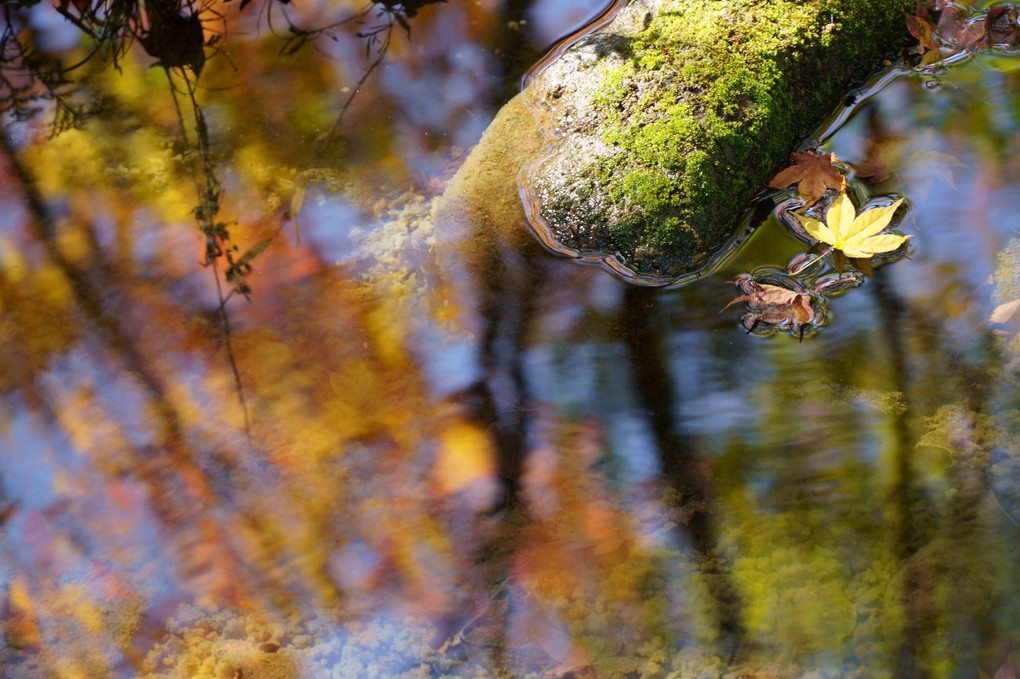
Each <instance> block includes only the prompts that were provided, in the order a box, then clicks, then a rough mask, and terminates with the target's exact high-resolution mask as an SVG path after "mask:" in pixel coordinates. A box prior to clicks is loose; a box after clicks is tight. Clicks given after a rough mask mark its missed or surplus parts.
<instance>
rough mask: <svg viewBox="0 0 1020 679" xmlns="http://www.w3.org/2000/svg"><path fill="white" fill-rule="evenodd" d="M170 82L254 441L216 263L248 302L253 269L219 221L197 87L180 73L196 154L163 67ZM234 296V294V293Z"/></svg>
mask: <svg viewBox="0 0 1020 679" xmlns="http://www.w3.org/2000/svg"><path fill="white" fill-rule="evenodd" d="M164 71H165V72H166V77H167V81H168V82H169V83H170V93H171V95H172V96H173V100H174V107H175V109H176V110H177V120H178V123H179V124H180V127H181V137H182V138H183V140H184V146H185V150H186V151H187V154H186V155H187V156H188V157H189V158H191V159H192V160H193V162H194V165H193V168H192V177H193V178H194V180H195V190H196V192H197V193H198V198H199V204H198V206H197V207H196V208H195V210H194V214H195V221H197V222H198V228H199V230H200V231H201V232H202V235H203V236H204V237H205V262H203V265H205V266H208V267H210V268H211V269H212V272H213V278H214V279H215V281H216V296H217V299H218V301H219V305H218V307H217V310H218V313H219V316H220V322H221V323H222V325H223V340H224V346H225V347H226V350H227V358H228V360H229V361H230V369H231V371H232V372H233V374H234V386H235V388H236V390H237V399H238V401H239V403H240V405H241V411H242V413H243V415H244V432H245V435H246V436H247V437H248V439H249V441H250V440H251V423H250V421H249V419H248V404H247V402H246V401H245V398H244V388H243V386H242V384H241V373H240V371H239V370H238V368H237V358H236V357H235V355H234V346H233V342H232V340H231V334H230V317H229V316H228V315H227V306H226V304H227V297H225V296H224V294H223V285H222V284H221V283H220V272H219V267H218V265H217V262H218V261H219V260H220V259H221V258H222V259H225V260H226V262H227V271H226V277H227V280H228V281H234V291H237V292H239V293H241V294H242V295H244V296H245V297H246V298H247V297H248V294H249V293H250V292H251V288H249V287H248V283H247V281H246V279H245V276H246V274H247V273H248V272H250V271H251V265H250V264H248V263H247V262H246V261H244V258H243V257H242V258H241V259H238V258H237V257H236V252H237V246H236V245H235V246H231V245H230V242H229V241H230V232H229V230H228V229H227V225H226V223H224V222H220V221H217V217H218V216H219V211H220V183H219V180H218V179H217V178H216V173H215V167H214V166H213V162H212V153H211V150H210V146H209V129H208V128H207V127H206V124H205V116H204V115H203V114H202V108H201V106H199V105H198V101H197V100H196V99H195V86H196V83H195V82H193V81H192V80H191V78H190V77H189V76H188V74H187V73H186V72H185V71H183V70H182V71H181V77H182V79H183V81H184V84H185V86H186V87H187V93H188V99H189V102H190V104H191V113H192V116H193V117H194V121H195V136H196V138H197V155H196V150H195V149H193V148H192V145H191V142H190V141H189V139H188V131H187V126H186V124H185V122H184V114H183V112H182V111H181V105H180V102H179V101H178V100H177V89H176V87H175V85H174V81H173V78H172V77H171V75H170V69H169V67H167V66H164ZM232 292H233V291H232Z"/></svg>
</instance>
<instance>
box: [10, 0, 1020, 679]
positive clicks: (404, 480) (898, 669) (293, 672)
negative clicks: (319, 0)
mask: <svg viewBox="0 0 1020 679" xmlns="http://www.w3.org/2000/svg"><path fill="white" fill-rule="evenodd" d="M295 4H296V5H297V6H293V7H290V6H288V7H284V6H282V5H280V4H275V5H274V6H273V7H271V8H270V7H268V6H267V5H261V6H260V5H259V2H257V1H256V2H253V3H251V5H250V6H248V7H247V8H246V9H244V11H243V12H241V13H239V9H238V6H237V3H233V4H222V5H215V9H216V10H217V11H219V12H220V13H221V14H222V15H223V18H222V19H221V18H215V17H214V16H213V15H212V14H211V13H210V14H208V15H206V17H207V18H208V21H207V22H206V24H205V26H204V30H205V32H206V33H205V37H206V38H209V37H212V36H214V35H216V34H220V33H223V32H224V31H226V33H225V35H224V37H223V38H222V39H221V41H220V42H219V43H218V44H217V45H215V46H212V47H207V48H206V51H205V52H206V56H207V59H206V61H205V63H204V65H203V68H202V69H201V75H200V77H199V78H197V84H196V79H195V78H194V77H190V80H188V81H186V80H185V79H184V77H183V76H182V75H181V72H180V71H181V69H177V70H174V71H172V72H171V77H170V80H168V76H167V73H166V71H164V70H163V69H161V68H159V67H151V65H152V63H153V61H154V59H153V57H152V56H150V54H146V51H145V50H143V49H142V48H141V47H142V46H141V45H138V44H135V45H134V46H133V47H131V48H130V49H129V50H127V51H126V52H123V53H117V54H116V57H117V66H118V68H116V69H115V68H113V67H112V66H113V63H112V62H113V57H114V53H113V52H111V51H110V50H109V49H106V50H104V51H103V52H102V53H101V54H100V55H98V56H97V57H96V58H93V59H91V60H89V61H87V62H86V63H85V64H84V65H82V66H80V67H79V68H78V69H77V70H76V71H74V72H73V74H72V79H73V80H74V81H75V83H76V86H77V88H78V89H77V90H76V91H75V92H70V91H68V90H67V88H64V87H61V88H58V93H64V92H67V97H68V99H67V102H66V103H68V105H69V106H70V108H69V109H63V108H60V107H58V106H56V105H55V104H54V103H53V100H52V99H48V100H47V99H43V100H40V102H39V106H40V108H41V111H40V112H39V113H38V114H37V115H35V116H34V117H30V118H28V119H27V120H15V119H14V117H13V116H12V115H11V110H12V109H10V108H8V114H7V116H6V118H5V119H4V120H3V127H4V129H3V132H4V137H5V138H6V141H5V148H4V155H3V158H2V159H0V182H2V184H0V186H2V191H0V314H2V315H0V517H2V519H0V520H2V528H0V589H2V591H3V594H4V596H3V603H2V608H0V636H2V639H3V642H4V643H3V648H2V651H0V675H2V676H3V677H11V678H18V679H21V678H39V677H68V678H70V677H87V678H91V677H108V676H109V677H133V676H143V677H152V678H156V677H161V678H164V677H165V678H171V677H172V678H184V677H219V678H223V679H230V678H235V677H244V678H245V679H270V678H272V679H282V678H290V677H294V678H298V677H302V678H304V677H307V678H308V679H315V678H318V677H324V678H325V677H330V678H347V677H350V678H356V677H379V678H384V679H386V678H397V677H423V678H424V677H496V676H501V677H628V678H631V677H649V678H651V677H961V678H962V677H978V676H982V673H983V674H985V675H989V676H991V675H996V676H998V677H1000V679H1001V678H1003V677H1007V676H1008V677H1012V676H1014V675H1013V674H1010V673H1009V671H1010V670H1009V666H1008V663H1009V656H1010V652H1011V650H1012V649H1014V648H1017V647H1020V410H1018V408H1020V399H1018V393H1017V384H1016V374H1017V366H1018V361H1020V340H1018V339H1017V331H1018V329H1020V313H1018V314H1014V315H1011V314H1010V311H1012V310H1013V309H1015V307H1016V305H1012V306H1010V303H1011V302H1013V301H1014V300H1016V299H1018V298H1020V241H1018V240H1015V239H1016V238H1017V233H1018V230H1020V162H1018V160H1017V159H1018V158H1020V62H1015V61H1013V57H1012V56H1010V55H1009V54H1006V53H998V54H982V55H979V56H978V57H977V58H968V59H964V60H961V61H959V63H956V64H954V65H953V66H952V67H951V68H949V69H948V70H947V72H946V73H945V74H944V75H942V76H941V77H939V78H938V79H937V80H933V79H932V78H930V77H922V76H919V75H915V76H907V77H902V78H899V79H895V80H893V81H892V82H891V83H890V84H888V85H887V86H886V87H885V88H884V89H882V91H881V92H880V93H878V94H877V95H876V96H875V97H874V98H873V99H872V100H871V102H870V104H869V105H868V106H866V107H864V108H861V109H860V110H859V111H858V112H857V113H856V114H855V115H854V116H853V117H852V118H851V119H850V120H849V122H848V123H847V124H846V125H844V126H843V127H842V128H841V129H840V131H839V132H838V134H836V135H835V136H834V137H833V138H832V139H831V140H830V142H829V145H828V146H827V147H826V150H831V151H834V152H835V153H836V154H837V156H838V157H839V158H840V159H842V160H845V161H851V162H855V161H856V162H861V161H863V160H864V158H865V156H871V157H876V156H878V157H880V158H881V159H882V160H883V162H884V164H885V167H886V169H887V171H888V177H887V178H886V179H884V181H883V182H881V183H878V184H872V185H868V184H865V183H864V182H860V181H858V182H857V183H856V184H855V186H859V187H860V189H861V191H863V192H864V193H865V194H868V195H871V196H873V197H882V196H887V195H893V194H894V195H902V196H906V197H907V198H908V199H909V201H910V203H911V206H912V207H911V211H910V213H909V215H908V217H907V218H906V219H905V220H904V221H903V223H902V224H901V225H900V230H901V231H903V232H904V233H909V234H911V235H912V241H911V243H912V244H911V256H910V258H909V259H904V260H902V261H898V262H895V263H893V264H889V265H887V266H882V267H878V268H876V270H875V273H874V277H873V278H872V279H870V280H867V281H866V282H865V283H864V284H863V285H861V286H860V287H858V288H854V289H852V290H848V291H846V292H845V293H843V294H842V295H835V296H832V298H831V299H829V301H828V309H827V313H826V320H827V322H826V324H825V325H823V326H822V327H820V328H817V329H811V331H810V332H808V333H807V334H806V336H805V337H804V338H803V341H799V337H798V336H796V334H792V335H791V334H788V333H784V332H778V333H773V334H772V335H767V334H766V333H759V332H757V330H759V329H756V332H755V333H754V334H748V333H747V332H746V331H745V329H744V327H743V326H742V325H741V320H740V317H741V314H742V313H743V310H742V309H741V308H740V307H741V305H740V304H737V305H734V306H731V307H730V308H728V309H726V310H725V311H723V312H721V310H722V309H723V307H725V306H726V304H727V303H728V302H729V301H730V300H732V299H733V298H734V297H735V296H736V295H737V294H739V293H738V292H737V291H736V289H735V287H734V286H733V284H732V283H731V282H730V281H732V279H733V277H734V276H735V275H737V274H740V273H755V272H759V273H760V272H761V271H763V270H764V271H770V270H773V269H774V270H776V271H781V270H782V269H783V268H785V266H786V264H787V262H788V260H789V259H790V257H791V256H793V255H794V254H796V253H797V252H800V251H802V250H803V246H802V245H801V244H800V243H799V241H797V240H796V239H794V238H792V237H791V236H789V235H788V234H787V232H786V231H785V229H784V228H783V227H782V226H781V225H780V222H779V221H778V220H777V219H776V218H775V217H769V218H768V219H766V220H765V221H764V223H763V224H762V225H761V227H760V228H759V229H758V230H757V231H756V232H755V235H754V236H753V237H751V238H750V240H749V241H748V243H747V244H746V245H745V246H744V247H743V249H742V250H741V251H740V252H739V253H737V254H736V255H735V256H734V257H732V258H731V259H730V260H729V261H728V262H727V263H725V264H724V265H723V266H722V268H721V269H720V270H719V271H717V272H714V273H713V274H712V275H709V276H707V277H705V278H703V279H702V280H700V281H697V282H696V283H694V284H691V285H689V286H685V287H682V288H680V289H673V290H671V289H650V288H641V287H638V286H634V285H630V284H627V283H625V282H623V281H621V280H620V279H618V278H616V277H613V276H612V275H610V274H608V273H606V272H605V271H603V270H601V269H598V268H596V267H591V266H582V265H578V264H576V263H574V262H571V261H569V260H567V259H563V258H560V257H557V256H554V255H552V254H546V253H545V252H544V251H542V252H539V251H537V250H536V249H525V250H524V251H520V250H518V249H517V248H515V247H514V242H512V241H511V240H507V242H505V243H504V242H502V241H499V240H496V239H494V238H493V237H492V235H491V234H472V233H447V232H445V231H444V229H443V228H442V225H441V224H439V225H437V224H434V223H433V222H432V220H431V213H430V200H431V199H432V197H434V196H437V195H438V194H440V193H441V192H442V190H443V187H444V185H445V183H446V181H447V180H448V179H449V178H450V177H451V176H452V174H453V173H454V172H455V171H456V168H457V167H458V165H459V164H460V162H461V161H462V160H463V159H464V158H465V156H466V154H467V152H468V150H469V149H470V147H471V146H472V145H473V144H474V143H475V142H476V141H477V140H478V139H479V137H480V136H481V134H482V132H483V131H484V130H485V128H486V126H487V124H488V122H489V121H490V120H491V119H492V117H493V115H494V114H495V111H496V110H497V109H498V107H499V105H500V104H501V103H503V102H504V101H506V99H507V98H509V97H510V96H512V95H513V94H514V92H515V90H516V88H517V84H518V82H519V79H520V77H521V75H522V74H523V72H524V69H525V68H527V66H528V65H529V64H531V63H533V62H534V61H535V60H537V58H538V57H539V56H540V55H541V54H542V52H543V51H544V50H545V48H546V47H547V46H548V45H549V44H551V43H552V41H554V40H555V39H556V38H557V37H558V36H562V35H565V34H567V33H569V32H570V31H572V30H575V29H576V28H577V27H579V26H580V25H581V24H583V22H584V21H585V20H587V19H588V18H590V17H592V16H594V15H596V14H598V12H599V11H600V10H601V9H602V8H601V7H600V6H599V3H598V2H596V1H595V0H532V1H527V0H525V1H524V2H516V1H512V0H510V1H508V2H507V3H506V4H505V5H503V4H500V3H499V2H497V1H496V0H479V1H472V2H450V3H448V4H434V5H428V6H423V7H421V8H420V10H419V11H418V12H416V13H414V15H413V16H408V17H402V18H405V19H406V21H407V23H408V24H409V26H410V33H409V36H408V34H407V33H406V32H405V31H404V29H403V28H402V27H401V26H400V24H399V23H397V24H395V26H394V30H392V31H389V30H380V31H378V32H375V33H373V31H374V29H375V28H379V27H383V26H385V25H386V19H387V18H386V16H382V15H379V14H378V13H377V12H376V11H375V10H372V11H370V12H369V13H368V14H366V15H364V16H363V17H362V18H361V22H362V23H360V24H355V23H349V24H344V25H341V26H337V27H335V28H334V29H333V30H332V31H331V33H330V34H328V35H321V36H319V37H318V38H317V39H315V40H309V41H307V42H305V43H304V44H300V45H299V44H297V42H295V41H291V42H287V41H286V38H287V35H289V34H288V33H287V30H286V27H287V20H286V19H285V18H284V14H283V12H284V11H286V12H287V13H288V15H287V16H289V20H290V21H292V22H294V24H296V25H299V26H323V25H327V24H329V23H330V22H333V21H337V20H338V19H342V18H344V17H347V16H351V15H352V14H354V13H355V12H357V11H359V10H360V9H361V8H360V6H353V5H352V6H350V7H347V6H343V5H341V4H335V5H329V6H327V5H321V4H316V3H312V2H307V3H302V2H299V1H298V0H295ZM77 6H78V5H74V7H77ZM82 6H84V4H83V5H82ZM64 7H65V8H66V7H68V5H66V4H65V5H64ZM12 11H13V10H12ZM18 12H20V14H18V15H17V19H16V21H17V22H20V23H19V24H18V25H20V26H30V27H31V30H32V31H33V33H32V34H31V35H30V34H29V33H28V32H26V33H23V34H21V35H22V38H23V39H24V40H29V39H33V40H35V42H36V44H37V46H38V47H40V48H41V49H43V50H45V53H46V54H49V55H51V56H53V57H54V58H59V59H60V60H61V61H62V62H63V63H64V64H68V65H69V64H73V63H76V62H78V61H80V60H82V59H83V58H84V57H85V56H87V54H88V52H89V50H90V45H91V43H88V42H83V41H82V40H81V39H80V34H79V33H78V32H77V30H76V29H74V28H72V27H69V26H68V25H66V22H64V21H63V19H61V18H60V17H59V16H58V15H57V14H56V13H55V11H54V10H53V8H52V7H50V6H49V5H46V4H45V3H44V4H43V5H35V6H32V7H26V8H23V9H21V10H18ZM12 16H13V15H12ZM358 32H360V33H361V35H358ZM366 35H369V37H366ZM373 36H374V37H373ZM387 41H388V42H387ZM146 47H147V48H148V49H149V51H150V52H152V51H157V52H158V51H159V47H158V46H153V45H152V44H151V43H150V44H149V45H147V46H146ZM384 47H385V48H386V49H385V54H383V52H382V49H383V48H384ZM292 48H294V49H292ZM5 54H7V53H6V52H5ZM171 54H172V52H171ZM380 57H381V58H380ZM104 59H105V60H104ZM373 64H377V65H376V66H375V67H373ZM192 65H193V64H192ZM189 73H190V71H189ZM366 73H367V78H365V80H364V82H363V83H362V84H361V85H360V87H359V84H358V83H359V80H361V79H362V77H363V76H365V75H366ZM189 83H191V84H189ZM355 90H357V92H356V96H354V97H353V98H350V94H351V93H352V92H354V91H355ZM191 93H193V94H194V99H193V98H192V96H191ZM348 99H350V105H349V107H348V108H346V110H345V111H344V114H343V118H342V120H341V121H340V122H339V123H338V122H337V119H338V116H339V115H340V112H341V110H343V107H344V106H345V104H346V103H347V101H348ZM8 103H9V102H8ZM76 106H78V107H83V108H84V109H86V110H85V111H84V112H83V113H82V114H81V117H80V118H79V119H77V120H76V122H77V125H76V126H70V127H72V129H67V130H65V131H63V132H61V133H60V134H56V135H51V134H50V132H51V130H50V129H49V128H48V124H49V123H50V122H51V121H52V120H53V119H54V116H55V115H57V114H59V113H60V112H61V111H65V118H63V120H64V122H65V123H66V122H67V120H68V119H67V118H66V115H68V114H67V113H66V111H67V110H74V109H75V107H76ZM65 126H66V125H65ZM203 126H204V128H205V129H206V130H207V135H205V136H203V135H202V134H200V133H201V132H202V129H203ZM869 144H870V146H869ZM199 195H201V196H204V198H202V199H201V200H200V198H199V197H198V196H199ZM200 203H201V205H200V207H198V208H196V207H195V206H196V205H199V204H200ZM520 228H521V229H524V228H525V227H524V225H523V224H522V225H520ZM202 229H204V230H205V233H204V234H203V231H202ZM493 243H496V244H497V245H498V247H497V248H495V249H493V248H492V247H491V246H492V244H493ZM224 246H226V247H234V246H236V247H237V250H227V249H225V247H224ZM249 267H250V270H249ZM245 293H247V294H245ZM508 479H509V481H508ZM996 672H998V674H996Z"/></svg>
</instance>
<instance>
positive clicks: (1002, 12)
mask: <svg viewBox="0 0 1020 679" xmlns="http://www.w3.org/2000/svg"><path fill="white" fill-rule="evenodd" d="M985 30H986V33H987V34H988V44H989V45H1012V44H1013V41H1014V40H1016V32H1017V10H1016V8H1015V7H1013V6H1011V5H1003V6H999V7H993V8H992V9H990V10H988V16H986V17H985Z"/></svg>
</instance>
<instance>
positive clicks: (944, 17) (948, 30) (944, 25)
mask: <svg viewBox="0 0 1020 679" xmlns="http://www.w3.org/2000/svg"><path fill="white" fill-rule="evenodd" d="M935 32H936V34H937V35H936V37H937V38H938V39H939V42H940V43H942V45H944V46H945V47H949V48H951V49H953V50H956V51H961V50H966V49H971V48H973V47H975V46H976V45H977V44H978V43H979V42H981V41H982V39H983V38H984V37H985V23H984V22H982V21H975V22H973V23H967V22H965V21H964V20H963V19H962V18H961V17H960V11H959V10H958V9H956V8H955V7H952V6H949V7H946V8H945V9H944V10H942V14H941V15H940V16H939V23H938V27H937V28H936V29H935Z"/></svg>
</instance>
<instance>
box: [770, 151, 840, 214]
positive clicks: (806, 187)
mask: <svg viewBox="0 0 1020 679" xmlns="http://www.w3.org/2000/svg"><path fill="white" fill-rule="evenodd" d="M790 159H791V160H792V161H793V165H791V166H790V167H788V168H786V169H785V170H783V171H782V172H780V173H779V174H777V175H776V176H775V177H773V179H772V181H770V182H769V186H770V187H771V188H773V189H785V188H786V187H787V186H789V185H790V184H794V183H797V192H798V193H799V194H800V195H801V196H803V197H804V198H805V199H807V200H808V201H809V202H808V203H807V205H813V204H814V203H815V202H816V201H817V200H818V199H819V198H821V197H822V196H823V195H824V194H825V191H826V189H835V190H836V191H842V190H843V187H844V186H845V185H846V177H844V176H843V173H841V172H840V171H839V170H838V169H837V168H836V167H835V166H834V165H833V163H835V162H836V161H838V160H839V159H838V158H836V154H835V153H830V154H828V155H826V154H817V153H813V152H811V151H807V152H805V153H794V154H792V155H791V156H790Z"/></svg>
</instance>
